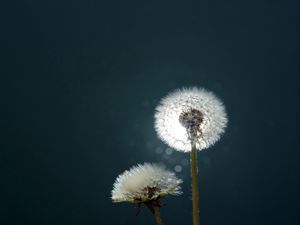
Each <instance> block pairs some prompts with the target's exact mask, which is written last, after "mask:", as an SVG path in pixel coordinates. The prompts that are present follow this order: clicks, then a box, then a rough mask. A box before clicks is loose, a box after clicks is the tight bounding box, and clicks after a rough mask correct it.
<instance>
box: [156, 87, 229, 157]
mask: <svg viewBox="0 0 300 225" xmlns="http://www.w3.org/2000/svg"><path fill="white" fill-rule="evenodd" d="M226 124H227V116H226V112H225V108H224V106H223V103H222V102H221V101H220V100H219V99H218V98H217V97H216V96H215V95H214V94H213V93H212V92H208V91H206V90H205V89H202V88H201V89H199V88H196V87H194V88H187V89H178V90H176V91H174V92H172V93H170V94H169V95H167V96H166V97H165V98H163V99H162V101H161V102H160V104H159V105H158V107H157V108H156V113H155V129H156V132H157V134H158V136H159V137H160V138H161V139H162V140H163V141H164V142H165V143H166V144H168V145H170V146H171V147H173V148H174V149H176V150H178V151H184V152H188V151H191V140H192V141H193V142H195V145H196V148H197V149H199V150H202V149H205V148H208V147H210V146H211V145H213V144H214V143H215V142H216V141H218V140H219V138H220V136H221V134H222V133H223V132H224V129H225V127H226Z"/></svg>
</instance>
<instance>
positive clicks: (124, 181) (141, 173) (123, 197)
mask: <svg viewBox="0 0 300 225" xmlns="http://www.w3.org/2000/svg"><path fill="white" fill-rule="evenodd" d="M181 183H182V180H180V179H178V178H177V177H176V176H175V174H174V173H172V172H170V171H168V170H166V169H164V167H162V166H159V165H157V164H149V163H145V164H143V165H137V166H134V167H132V168H131V169H129V170H126V171H125V172H124V173H122V174H120V175H119V176H118V177H117V179H116V181H115V183H114V186H113V190H112V193H111V195H112V197H111V198H112V200H113V202H132V203H142V202H148V201H151V200H155V199H158V198H160V197H162V196H165V195H178V194H181V191H180V189H181V188H180V186H179V185H180V184H181Z"/></svg>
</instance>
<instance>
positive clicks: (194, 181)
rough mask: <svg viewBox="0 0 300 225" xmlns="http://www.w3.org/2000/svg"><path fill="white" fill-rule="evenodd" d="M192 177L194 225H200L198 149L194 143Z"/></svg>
mask: <svg viewBox="0 0 300 225" xmlns="http://www.w3.org/2000/svg"><path fill="white" fill-rule="evenodd" d="M191 175H192V204H193V224H194V225H199V190H198V163H197V149H196V144H195V143H192V151H191Z"/></svg>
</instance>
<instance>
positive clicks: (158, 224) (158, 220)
mask: <svg viewBox="0 0 300 225" xmlns="http://www.w3.org/2000/svg"><path fill="white" fill-rule="evenodd" d="M153 209H154V216H155V219H156V222H157V225H163V224H162V221H161V217H160V213H159V208H158V207H153Z"/></svg>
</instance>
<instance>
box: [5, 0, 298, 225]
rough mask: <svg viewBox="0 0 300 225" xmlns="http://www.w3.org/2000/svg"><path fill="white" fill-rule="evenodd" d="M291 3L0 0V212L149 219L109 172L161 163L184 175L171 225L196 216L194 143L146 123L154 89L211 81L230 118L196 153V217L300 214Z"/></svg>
mask: <svg viewBox="0 0 300 225" xmlns="http://www.w3.org/2000/svg"><path fill="white" fill-rule="evenodd" d="M298 9H299V2H298V1H296V0H278V1H267V0H253V1H221V0H217V1H208V0H206V1H196V0H194V1H176V0H175V1H174V0H173V1H170V0H168V1H130V2H128V1H95V0H87V1H78V0H74V1H62V0H61V1H56V0H52V1H48V0H44V1H32V0H28V1H7V2H1V3H0V24H1V35H0V43H1V45H0V46H1V55H0V57H1V60H0V64H1V66H0V76H1V78H0V93H1V97H0V101H1V108H0V110H1V111H0V127H1V128H0V137H1V142H0V224H2V225H23V224H24V225H25V224H30V225H35V224H36V225H99V224H112V225H122V224H130V225H134V224H147V225H148V224H149V225H152V224H155V220H154V217H153V216H152V215H151V214H150V212H149V211H148V210H147V209H145V208H143V209H142V210H141V213H140V214H139V215H138V216H136V215H135V214H136V208H135V207H134V206H133V205H131V204H126V203H124V204H113V203H112V202H111V199H110V195H111V190H112V185H113V183H114V181H115V178H116V177H117V176H118V175H119V174H120V173H122V172H123V171H124V170H126V169H128V168H130V167H131V166H133V165H135V164H137V163H143V162H160V163H163V164H165V165H166V166H167V167H168V168H169V169H170V170H173V171H174V172H175V173H176V174H177V175H178V176H179V177H180V178H182V179H183V180H184V183H183V192H184V194H183V195H181V196H178V197H169V198H166V199H165V200H164V203H165V204H166V205H165V207H163V208H162V209H161V213H162V218H163V221H164V222H165V224H166V225H168V224H172V225H180V224H192V207H191V193H190V175H189V172H190V169H189V155H188V154H185V153H182V152H176V151H174V150H173V149H170V148H168V146H167V145H165V144H163V143H162V142H161V141H160V140H159V139H158V137H157V135H156V133H155V130H154V128H153V122H154V119H153V114H154V110H155V107H156V106H157V104H158V103H159V101H160V99H161V98H162V97H163V96H165V95H166V94H167V93H168V92H170V91H173V90H174V89H176V88H180V87H189V86H198V87H205V88H207V89H209V90H211V91H213V92H215V94H216V95H217V96H219V97H220V98H221V99H222V100H223V101H224V103H225V106H226V110H227V113H228V116H229V125H228V128H227V130H226V133H225V134H224V135H223V137H222V138H221V140H220V141H219V142H218V143H217V144H216V145H214V146H213V147H212V148H210V149H208V150H204V151H201V152H199V154H198V158H199V184H200V224H203V225H217V224H218V225H219V224H223V225H225V224H228V225H250V224H251V225H260V224H261V225H296V224H299V190H298V189H299V62H298V60H299V51H298V50H299V44H298V41H299V30H298V26H299V22H298V21H299V11H298Z"/></svg>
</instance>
